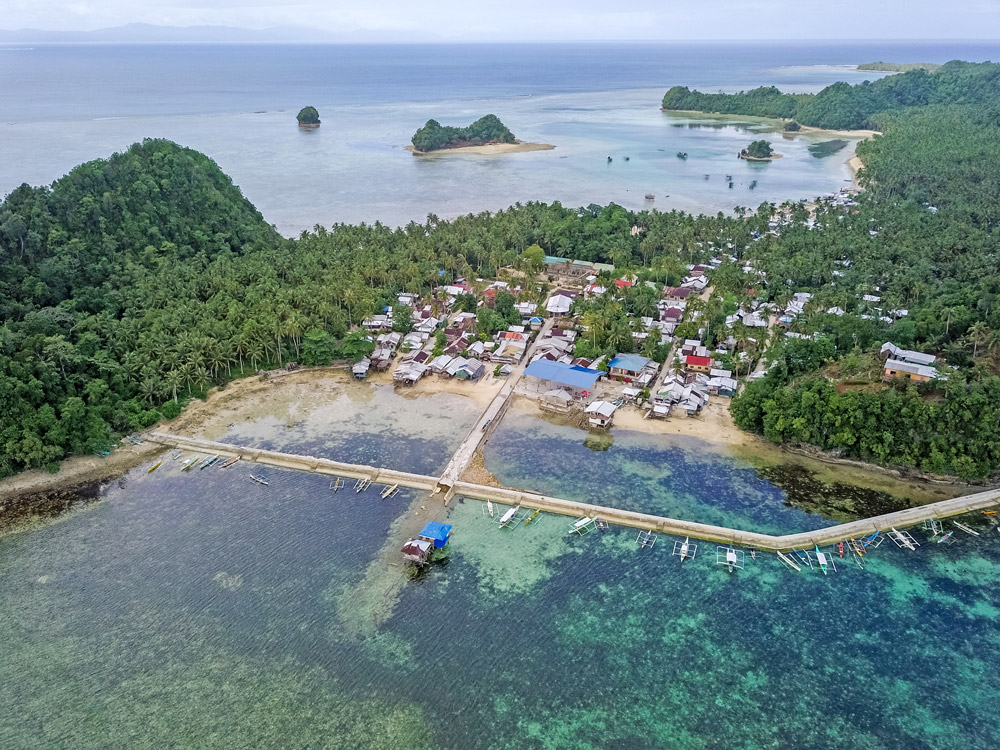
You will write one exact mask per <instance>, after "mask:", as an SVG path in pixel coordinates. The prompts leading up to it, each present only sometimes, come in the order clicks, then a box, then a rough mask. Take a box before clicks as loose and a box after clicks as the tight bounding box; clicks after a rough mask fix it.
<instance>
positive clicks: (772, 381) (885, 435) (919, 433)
mask: <svg viewBox="0 0 1000 750" xmlns="http://www.w3.org/2000/svg"><path fill="white" fill-rule="evenodd" d="M998 123H1000V119H998V118H997V110H996V108H995V106H993V107H964V106H951V107H927V108H923V109H921V110H917V111H910V112H908V113H905V114H901V113H897V114H894V115H892V116H891V117H888V118H887V119H886V120H885V121H884V125H883V127H884V128H885V135H883V136H880V137H876V138H875V139H873V140H870V141H866V142H864V143H862V144H860V145H859V148H858V153H859V154H861V156H862V157H863V159H864V160H865V163H866V166H865V169H864V170H863V173H862V179H863V180H864V182H865V184H866V185H867V187H868V192H867V194H866V195H864V196H863V197H862V199H861V200H860V203H859V205H858V206H856V207H853V208H852V210H851V211H850V212H845V211H844V210H843V209H839V208H833V207H825V208H824V207H821V208H820V209H819V211H818V212H817V215H816V225H815V227H814V228H813V229H809V228H808V227H806V226H805V225H802V224H792V225H790V226H788V227H786V228H784V229H783V231H782V233H781V237H780V238H774V237H768V238H766V239H765V240H763V241H761V242H758V243H755V244H754V245H753V246H752V248H751V250H750V251H749V252H748V253H747V255H746V259H747V260H750V261H751V262H752V263H753V264H754V265H755V266H756V267H758V268H761V269H766V272H767V273H768V275H769V277H770V278H772V279H780V280H782V283H778V284H776V285H770V286H769V287H768V289H767V295H768V296H769V298H771V299H775V300H777V301H779V302H782V301H784V300H786V299H787V297H788V296H789V295H790V294H791V293H792V292H794V291H804V290H808V291H812V292H814V293H815V295H816V296H815V299H814V300H813V303H812V304H811V306H810V307H809V308H807V313H808V314H807V315H805V316H802V317H801V318H800V319H799V320H797V321H796V324H795V330H796V331H798V332H800V333H804V334H810V335H816V336H817V337H818V340H817V341H816V342H813V341H796V340H786V341H784V342H783V343H782V344H781V345H779V346H777V347H775V348H773V349H772V352H771V354H772V355H773V356H774V358H775V361H776V363H777V364H776V366H775V367H774V368H773V369H771V370H770V371H769V374H768V376H767V377H766V378H764V379H763V380H761V381H759V382H756V383H752V384H750V385H749V386H748V387H747V389H746V390H745V391H744V392H743V393H742V394H741V395H740V396H739V397H737V398H736V399H735V400H734V402H733V406H732V412H733V416H734V418H735V420H736V422H737V424H738V425H740V426H741V427H743V428H745V429H749V430H753V431H755V432H759V433H761V434H763V435H765V436H767V437H768V438H769V439H771V440H774V441H776V442H803V443H812V444H815V445H818V446H820V447H822V448H825V449H828V450H834V451H837V452H840V453H843V454H845V455H848V456H852V457H857V458H862V459H865V460H871V461H876V462H879V463H888V464H896V465H903V466H912V467H915V468H919V469H922V470H925V471H929V472H934V473H953V474H957V475H959V476H961V477H964V478H976V477H983V476H988V475H992V474H995V473H996V472H997V470H998V469H1000V378H998V377H997V372H1000V310H998V307H997V301H998V300H1000V296H998V295H1000V273H998V271H1000V264H998V258H997V247H998V237H997V226H998V221H1000V215H998V209H997V207H998V204H1000V182H998V176H997V175H998V170H1000V126H998ZM942 134H946V137H942ZM733 276H734V281H733V282H730V286H732V285H733V284H734V283H738V281H739V277H738V276H736V275H735V274H733ZM864 294H874V295H877V296H879V297H880V298H881V301H880V302H879V303H877V305H878V308H877V309H873V307H874V305H872V304H868V303H864V302H863V301H862V299H861V298H862V295H864ZM835 306H837V307H840V308H841V309H843V310H846V311H847V312H848V314H847V315H843V316H836V315H830V314H827V313H826V312H825V311H826V310H827V309H829V308H832V307H835ZM892 309H906V310H907V311H908V314H907V316H906V317H904V318H901V319H899V320H897V321H896V322H895V323H893V324H891V325H887V324H885V323H884V322H882V321H880V320H878V319H876V315H877V314H878V313H877V310H881V311H886V310H892ZM864 313H868V314H869V319H865V318H862V317H861V314H864ZM883 341H892V342H893V343H895V344H897V345H898V346H903V347H909V348H915V349H919V350H922V351H927V352H932V353H935V354H937V355H939V356H942V357H944V359H945V360H946V362H947V363H948V365H950V366H952V367H957V368H958V369H956V370H954V371H953V372H950V374H949V375H948V379H947V381H946V382H945V383H937V384H925V385H915V384H901V383H892V384H888V383H883V382H881V367H880V365H879V364H878V362H877V360H876V359H875V357H874V355H873V351H877V349H878V347H879V345H880V344H881V343H882V342H883ZM789 357H793V358H794V363H792V362H791V361H790V360H789Z"/></svg>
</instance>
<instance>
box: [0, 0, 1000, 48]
mask: <svg viewBox="0 0 1000 750" xmlns="http://www.w3.org/2000/svg"><path fill="white" fill-rule="evenodd" d="M3 6H4V12H3V13H2V15H0V28H5V29H18V28H36V29H59V30H88V29H98V28H104V27H108V26H118V25H122V24H126V23H134V22H141V23H150V24H159V25H171V26H193V25H223V26H236V27H243V28H266V27H273V26H282V27H287V26H303V27H307V28H311V29H323V30H326V31H330V32H334V33H337V34H350V33H357V32H380V33H387V34H391V35H393V36H399V37H401V38H406V37H407V36H408V35H413V37H414V38H419V39H423V38H427V37H428V36H430V35H433V36H435V37H439V38H441V39H442V40H448V41H460V40H470V41H471V40H491V39H496V40H519V39H521V40H543V39H551V40H574V39H588V40H589V39H647V40H648V39H747V37H748V29H754V30H755V31H754V32H753V37H756V38H769V39H813V38H815V39H998V38H1000V0H947V2H941V0H831V1H829V2H823V3H818V2H815V0H628V2H623V3H615V2H608V0H501V2H487V3H475V2H469V1H468V0H289V2H288V3H280V2H277V1H276V0H90V1H87V0H76V1H73V2H64V1H60V0H5V1H4V2H3Z"/></svg>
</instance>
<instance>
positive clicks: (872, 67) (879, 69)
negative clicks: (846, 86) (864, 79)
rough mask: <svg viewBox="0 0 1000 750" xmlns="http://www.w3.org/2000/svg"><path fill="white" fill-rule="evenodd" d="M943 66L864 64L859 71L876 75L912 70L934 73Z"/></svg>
mask: <svg viewBox="0 0 1000 750" xmlns="http://www.w3.org/2000/svg"><path fill="white" fill-rule="evenodd" d="M940 67H941V66H940V65H938V64H936V63H887V62H871V63H862V64H861V65H859V66H858V70H861V71H872V72H876V73H906V72H907V71H910V70H926V71H927V72H928V73H933V72H935V71H936V70H938V69H939V68H940Z"/></svg>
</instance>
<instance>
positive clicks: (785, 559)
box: [778, 550, 802, 571]
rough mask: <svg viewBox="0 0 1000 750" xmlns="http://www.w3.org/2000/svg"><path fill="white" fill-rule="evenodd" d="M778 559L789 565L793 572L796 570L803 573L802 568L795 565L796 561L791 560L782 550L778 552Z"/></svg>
mask: <svg viewBox="0 0 1000 750" xmlns="http://www.w3.org/2000/svg"><path fill="white" fill-rule="evenodd" d="M778 559H779V560H781V562H783V563H784V564H785V565H787V566H788V567H789V568H791V569H792V570H796V571H801V570H802V568H800V567H799V566H798V565H796V564H795V561H794V560H792V558H790V557H789V556H788V555H786V554H785V553H784V552H782V551H781V550H778Z"/></svg>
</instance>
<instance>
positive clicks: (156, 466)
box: [146, 461, 163, 474]
mask: <svg viewBox="0 0 1000 750" xmlns="http://www.w3.org/2000/svg"><path fill="white" fill-rule="evenodd" d="M162 464H163V461H157V462H156V463H155V464H153V465H152V466H150V467H149V468H148V469H146V473H147V474H152V473H153V472H154V471H156V470H157V469H159V468H160V466H161V465H162Z"/></svg>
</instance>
